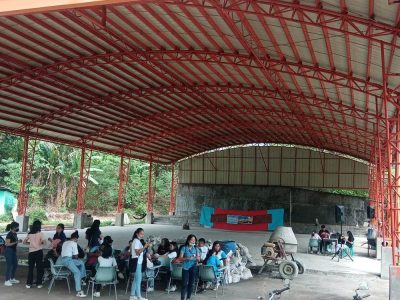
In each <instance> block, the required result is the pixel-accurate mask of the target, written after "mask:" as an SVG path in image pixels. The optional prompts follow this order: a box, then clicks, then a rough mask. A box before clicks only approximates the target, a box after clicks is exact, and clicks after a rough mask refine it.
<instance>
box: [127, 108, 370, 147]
mask: <svg viewBox="0 0 400 300" xmlns="http://www.w3.org/2000/svg"><path fill="white" fill-rule="evenodd" d="M246 113H250V117H255V118H257V117H260V116H261V117H262V118H265V117H272V118H278V119H279V120H283V119H284V120H290V121H297V119H296V118H294V117H293V116H292V114H291V113H290V112H287V111H278V110H272V109H243V110H241V109H232V108H219V109H218V110H215V109H213V108H208V107H203V108H196V109H193V110H184V114H183V115H184V116H186V117H192V116H202V115H213V116H214V115H218V116H231V115H238V116H242V115H243V114H246ZM297 116H299V117H300V118H301V119H303V120H304V121H307V122H310V123H311V124H314V125H316V126H318V127H320V128H321V127H322V128H329V129H334V130H335V131H336V133H337V135H338V136H341V135H342V133H343V138H344V139H345V140H346V139H347V137H346V132H347V133H351V134H352V135H354V136H355V137H356V138H357V137H362V138H365V139H370V140H371V141H372V140H373V137H374V132H369V131H366V130H364V129H361V128H355V127H354V126H350V125H347V124H345V123H341V122H337V123H335V124H334V125H333V126H332V124H329V121H328V120H327V119H326V118H323V117H315V116H311V115H304V114H300V113H299V114H297ZM170 118H171V119H175V118H176V117H175V116H173V115H171V116H170V117H169V118H167V117H166V116H164V118H162V119H163V120H166V119H170ZM160 120H161V119H160ZM235 120H236V118H235ZM243 122H245V123H246V124H247V123H248V122H252V124H253V127H254V128H255V129H259V127H260V125H261V124H263V125H267V124H270V125H271V126H276V127H282V128H284V127H287V128H290V126H288V125H285V124H271V122H270V121H268V122H265V121H264V120H263V119H258V120H256V121H255V120H251V119H249V120H243V119H241V120H240V121H229V122H226V123H225V122H223V123H214V122H213V123H210V122H208V123H205V124H200V125H194V126H190V127H174V126H171V127H169V128H163V130H162V131H160V132H158V133H156V134H153V135H150V136H147V137H146V136H144V137H141V138H140V139H138V140H136V141H134V142H131V143H129V144H126V145H124V147H123V148H125V149H126V148H132V149H135V148H136V147H140V146H143V145H145V144H149V143H153V142H156V141H158V140H161V139H164V138H169V137H175V136H179V137H180V136H183V137H184V136H185V134H191V133H194V132H197V131H198V130H200V131H206V130H211V129H215V128H219V127H220V126H226V127H227V128H228V127H231V126H235V125H241V124H242V123H243ZM157 123H158V121H155V122H154V123H153V125H157ZM332 123H333V122H332ZM262 129H265V128H262ZM315 133H316V135H317V136H318V135H319V134H318V132H315ZM300 134H301V133H300ZM325 134H327V135H328V136H329V133H327V132H326V133H325ZM324 136H325V135H324ZM354 141H356V140H354ZM357 142H359V141H358V140H357ZM121 150H122V148H121Z"/></svg>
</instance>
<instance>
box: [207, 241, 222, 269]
mask: <svg viewBox="0 0 400 300" xmlns="http://www.w3.org/2000/svg"><path fill="white" fill-rule="evenodd" d="M216 245H220V247H221V248H220V249H219V251H218V252H216V251H215V254H218V253H219V252H221V251H222V244H221V242H220V241H215V242H214V243H213V245H212V248H211V250H209V251H208V252H207V256H206V258H205V259H204V263H205V264H206V263H207V261H208V259H209V258H210V257H211V256H212V255H213V254H214V248H215V246H216Z"/></svg>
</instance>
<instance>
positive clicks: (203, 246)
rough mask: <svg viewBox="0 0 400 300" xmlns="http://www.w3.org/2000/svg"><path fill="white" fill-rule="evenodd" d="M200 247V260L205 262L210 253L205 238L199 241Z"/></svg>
mask: <svg viewBox="0 0 400 300" xmlns="http://www.w3.org/2000/svg"><path fill="white" fill-rule="evenodd" d="M198 247H199V249H200V252H201V253H200V260H201V261H203V260H204V259H205V258H206V256H207V253H208V247H207V246H206V240H205V239H203V238H200V239H199V241H198Z"/></svg>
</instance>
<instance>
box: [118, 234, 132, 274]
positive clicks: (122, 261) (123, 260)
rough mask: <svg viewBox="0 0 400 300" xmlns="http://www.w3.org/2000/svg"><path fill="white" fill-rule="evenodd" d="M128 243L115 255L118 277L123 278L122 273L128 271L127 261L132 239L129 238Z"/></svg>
mask: <svg viewBox="0 0 400 300" xmlns="http://www.w3.org/2000/svg"><path fill="white" fill-rule="evenodd" d="M128 243H129V245H128V246H126V247H125V249H124V251H122V252H121V253H120V254H119V255H118V256H117V257H116V260H117V265H118V270H119V272H118V278H119V279H124V278H125V276H124V274H127V273H128V271H129V270H128V261H129V257H130V256H131V246H132V240H130V241H129V242H128Z"/></svg>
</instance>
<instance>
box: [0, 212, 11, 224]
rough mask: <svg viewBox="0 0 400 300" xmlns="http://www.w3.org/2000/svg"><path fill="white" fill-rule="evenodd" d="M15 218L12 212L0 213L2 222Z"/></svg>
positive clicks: (0, 221)
mask: <svg viewBox="0 0 400 300" xmlns="http://www.w3.org/2000/svg"><path fill="white" fill-rule="evenodd" d="M12 220H13V218H12V215H11V214H2V215H0V223H9V222H11V221H12Z"/></svg>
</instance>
